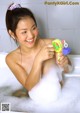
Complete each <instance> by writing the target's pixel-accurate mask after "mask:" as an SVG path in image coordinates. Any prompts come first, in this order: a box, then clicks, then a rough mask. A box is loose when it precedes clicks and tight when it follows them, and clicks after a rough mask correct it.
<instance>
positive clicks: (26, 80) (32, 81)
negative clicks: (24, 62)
mask: <svg viewBox="0 0 80 113" xmlns="http://www.w3.org/2000/svg"><path fill="white" fill-rule="evenodd" d="M13 56H15V55H7V57H6V63H7V64H8V66H9V68H10V69H11V71H12V72H13V74H14V75H15V76H16V78H17V79H18V81H19V82H20V83H21V84H22V85H23V86H24V87H25V88H26V89H27V90H28V91H29V90H31V89H32V88H33V87H34V86H35V85H36V84H37V83H38V82H39V80H40V78H41V74H42V65H43V62H44V61H45V60H48V59H51V58H53V56H54V49H53V47H51V46H50V45H45V46H44V47H42V48H41V50H40V51H39V52H38V54H37V55H36V57H35V59H34V62H33V65H32V68H31V71H30V73H29V74H28V73H27V72H26V70H25V69H24V68H23V67H22V66H21V65H20V64H19V63H17V59H16V58H15V57H13Z"/></svg>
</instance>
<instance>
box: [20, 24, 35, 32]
mask: <svg viewBox="0 0 80 113" xmlns="http://www.w3.org/2000/svg"><path fill="white" fill-rule="evenodd" d="M35 26H36V24H34V25H32V27H31V28H33V27H35ZM21 30H28V29H27V28H22V29H20V31H21Z"/></svg>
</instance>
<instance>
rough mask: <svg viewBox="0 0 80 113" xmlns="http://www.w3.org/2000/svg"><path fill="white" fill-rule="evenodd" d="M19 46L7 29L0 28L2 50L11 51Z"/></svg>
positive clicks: (0, 48)
mask: <svg viewBox="0 0 80 113" xmlns="http://www.w3.org/2000/svg"><path fill="white" fill-rule="evenodd" d="M16 47H17V46H16V44H15V42H14V41H13V40H12V39H11V38H10V37H9V35H8V33H7V31H6V30H5V29H3V30H0V52H10V51H12V50H13V49H15V48H16Z"/></svg>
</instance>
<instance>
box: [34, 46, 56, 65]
mask: <svg viewBox="0 0 80 113" xmlns="http://www.w3.org/2000/svg"><path fill="white" fill-rule="evenodd" d="M53 57H54V48H53V46H52V44H47V45H45V46H43V47H42V48H41V49H40V51H39V52H38V54H37V56H36V59H38V60H39V61H40V62H41V63H42V62H43V61H45V60H48V59H51V58H53Z"/></svg>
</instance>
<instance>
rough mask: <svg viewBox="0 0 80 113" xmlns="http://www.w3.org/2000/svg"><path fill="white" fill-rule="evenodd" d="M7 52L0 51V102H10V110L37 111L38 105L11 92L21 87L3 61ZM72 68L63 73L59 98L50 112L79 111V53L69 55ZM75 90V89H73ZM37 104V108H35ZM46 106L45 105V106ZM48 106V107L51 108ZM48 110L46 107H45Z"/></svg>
mask: <svg viewBox="0 0 80 113" xmlns="http://www.w3.org/2000/svg"><path fill="white" fill-rule="evenodd" d="M6 55H7V53H5V52H1V53H0V103H6V102H7V103H11V111H12V112H19V111H20V112H27V111H28V113H33V112H34V111H35V113H39V112H38V110H39V111H40V110H41V108H40V106H38V105H36V104H35V103H33V101H32V100H29V98H28V97H27V98H26V97H23V98H18V97H13V96H11V93H12V92H14V91H16V90H19V89H21V88H22V85H21V84H20V83H19V82H18V80H17V79H16V78H15V76H14V75H13V73H12V72H11V71H10V69H9V68H8V66H7V65H6V63H5V57H6ZM68 57H69V58H70V60H71V63H72V66H73V70H72V71H71V72H70V73H68V74H65V75H64V76H65V84H64V88H63V89H62V95H61V98H60V99H59V100H58V101H57V102H55V103H54V104H53V106H52V108H53V111H52V113H62V112H63V113H80V107H79V106H80V91H79V89H80V63H79V62H80V55H69V56H68ZM75 90H76V91H75ZM36 106H37V108H36ZM46 108H47V107H46ZM52 108H50V109H52ZM47 111H48V109H47Z"/></svg>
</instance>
